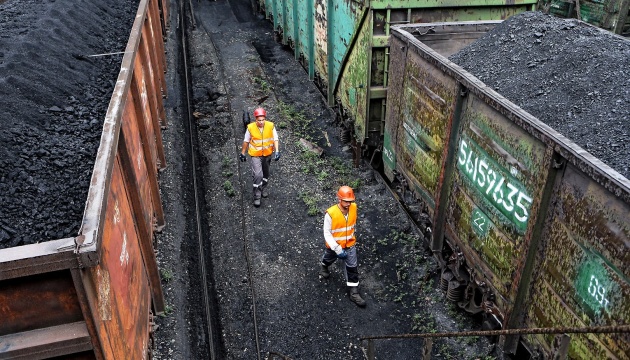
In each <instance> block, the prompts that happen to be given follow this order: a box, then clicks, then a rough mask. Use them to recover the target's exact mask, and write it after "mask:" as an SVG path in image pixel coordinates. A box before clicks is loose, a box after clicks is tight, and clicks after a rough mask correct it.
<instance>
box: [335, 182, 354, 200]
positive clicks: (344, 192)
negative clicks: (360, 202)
mask: <svg viewBox="0 0 630 360" xmlns="http://www.w3.org/2000/svg"><path fill="white" fill-rule="evenodd" d="M337 197H338V198H339V200H343V201H354V191H352V188H351V187H350V186H345V185H344V186H342V187H340V188H339V191H337Z"/></svg>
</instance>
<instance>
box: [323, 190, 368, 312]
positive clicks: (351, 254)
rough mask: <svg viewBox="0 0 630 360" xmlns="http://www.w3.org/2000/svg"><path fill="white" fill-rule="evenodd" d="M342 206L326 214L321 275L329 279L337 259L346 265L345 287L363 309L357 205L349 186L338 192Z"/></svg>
mask: <svg viewBox="0 0 630 360" xmlns="http://www.w3.org/2000/svg"><path fill="white" fill-rule="evenodd" d="M337 198H338V199H339V203H338V204H336V205H333V206H331V207H330V208H329V209H328V210H326V215H324V239H325V240H326V249H325V250H324V256H322V261H321V269H320V271H319V275H320V276H321V277H322V278H324V279H328V277H330V271H329V270H328V267H329V266H330V265H331V264H332V263H334V262H335V261H336V260H337V259H342V260H343V261H344V262H345V265H346V268H345V277H346V285H347V286H348V290H349V295H350V300H351V301H352V302H353V303H355V304H357V306H360V307H364V306H365V301H364V300H363V299H362V298H361V295H360V294H359V268H358V261H357V250H356V246H355V244H356V242H357V239H356V236H355V232H354V231H355V225H356V223H357V204H356V203H355V202H354V200H355V198H354V191H353V190H352V188H351V187H349V186H342V187H340V188H339V191H337Z"/></svg>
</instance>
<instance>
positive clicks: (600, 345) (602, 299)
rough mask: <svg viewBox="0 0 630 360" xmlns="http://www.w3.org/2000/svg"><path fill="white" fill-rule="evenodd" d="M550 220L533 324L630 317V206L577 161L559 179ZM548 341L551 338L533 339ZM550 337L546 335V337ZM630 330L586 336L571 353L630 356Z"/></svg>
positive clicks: (598, 321) (575, 342) (585, 322)
mask: <svg viewBox="0 0 630 360" xmlns="http://www.w3.org/2000/svg"><path fill="white" fill-rule="evenodd" d="M552 203H554V204H555V206H554V207H553V208H552V209H551V211H550V214H549V216H548V220H547V227H546V233H545V236H544V237H543V239H545V242H546V243H545V256H544V259H543V260H542V271H541V273H540V274H539V276H538V278H537V280H536V281H535V283H534V284H533V287H532V290H531V291H532V296H533V298H534V299H535V300H536V301H534V302H533V303H532V304H531V305H530V307H529V309H528V315H529V316H528V317H527V318H528V321H527V324H528V325H529V326H547V324H554V323H564V324H574V326H579V325H582V326H588V325H595V324H602V323H603V324H614V323H624V322H625V323H627V322H630V303H629V302H628V299H629V298H630V283H629V281H628V278H629V277H630V276H629V275H630V267H629V266H628V264H629V263H630V252H629V251H628V240H629V239H630V206H629V205H628V204H627V203H624V202H622V201H620V200H618V199H616V198H615V197H614V196H612V194H610V193H608V192H607V191H606V190H605V189H603V188H602V187H601V186H600V185H598V184H596V183H595V182H594V181H592V180H591V179H589V178H588V177H587V176H585V175H584V174H583V173H582V172H580V171H579V170H577V169H575V168H574V167H572V166H568V167H567V169H565V171H564V176H563V177H562V179H560V180H559V184H557V189H556V192H555V196H554V199H552ZM531 340H532V341H537V342H540V343H542V344H546V343H547V342H548V341H549V340H550V339H548V338H545V339H544V340H543V338H542V337H539V339H531ZM545 340H546V341H545ZM628 340H629V339H628V337H627V336H625V337H624V336H621V335H610V336H606V337H601V338H594V337H583V338H579V339H575V340H573V341H571V345H570V348H569V354H570V356H572V357H579V358H588V357H591V358H599V357H606V356H608V354H609V351H610V352H612V353H613V354H626V355H625V356H620V355H617V356H618V357H619V358H621V359H624V358H625V359H627V358H628V356H627V354H628V353H630V343H629V342H628Z"/></svg>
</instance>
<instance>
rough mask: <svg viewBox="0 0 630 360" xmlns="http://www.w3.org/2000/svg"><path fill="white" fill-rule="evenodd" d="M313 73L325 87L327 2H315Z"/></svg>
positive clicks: (317, 0)
mask: <svg viewBox="0 0 630 360" xmlns="http://www.w3.org/2000/svg"><path fill="white" fill-rule="evenodd" d="M313 16H315V21H314V24H313V25H314V26H315V36H314V38H313V40H314V43H313V45H314V49H315V54H314V55H315V72H316V73H317V75H318V76H319V77H320V79H321V80H322V81H323V83H322V85H324V86H326V88H325V90H326V91H327V89H328V87H327V84H328V82H327V80H328V0H315V12H314V13H313Z"/></svg>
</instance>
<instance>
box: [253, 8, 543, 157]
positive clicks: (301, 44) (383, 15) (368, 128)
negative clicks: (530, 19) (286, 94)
mask: <svg viewBox="0 0 630 360" xmlns="http://www.w3.org/2000/svg"><path fill="white" fill-rule="evenodd" d="M260 1H263V0H260ZM535 5H536V0H471V1H459V0H448V1H447V0H424V1H413V0H389V1H387V0H371V1H368V0H265V10H266V12H267V14H268V16H269V13H271V14H272V17H273V19H274V28H275V29H276V30H277V31H281V32H282V34H283V38H282V41H283V43H287V42H289V41H290V40H292V41H294V42H295V53H296V58H300V55H301V56H302V58H303V61H304V65H305V67H306V65H308V69H309V77H310V78H311V79H315V80H317V83H318V85H319V86H320V87H321V88H322V90H324V91H325V93H326V94H327V95H328V100H329V103H330V104H331V105H334V104H335V103H339V105H340V106H341V107H343V108H344V109H345V112H344V113H346V114H348V116H349V117H350V118H351V119H352V120H353V121H354V122H355V126H354V130H355V137H356V140H357V142H358V143H359V144H365V145H369V146H372V147H377V146H378V145H379V144H382V141H383V134H384V127H385V126H384V120H385V116H386V112H387V110H386V100H385V99H386V96H387V86H388V81H387V77H388V63H389V55H388V51H389V50H388V49H389V46H388V44H387V40H388V39H389V31H390V26H391V25H395V24H400V23H409V22H412V23H415V22H441V21H471V20H490V19H505V18H507V17H509V16H511V15H514V14H517V13H520V12H522V11H526V10H533V9H534V7H535ZM308 20H310V21H308ZM294 22H297V23H294ZM296 31H297V32H296ZM311 31H312V32H313V36H312V38H310V37H309V36H310V35H309V32H311ZM296 34H297V35H296ZM296 39H297V40H296ZM366 42H367V43H366Z"/></svg>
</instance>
